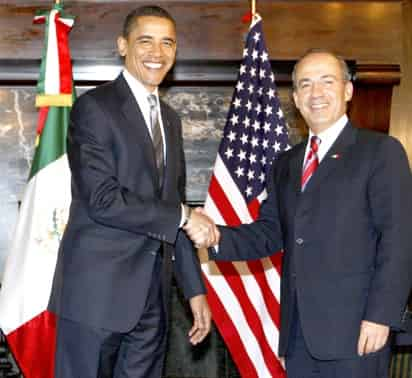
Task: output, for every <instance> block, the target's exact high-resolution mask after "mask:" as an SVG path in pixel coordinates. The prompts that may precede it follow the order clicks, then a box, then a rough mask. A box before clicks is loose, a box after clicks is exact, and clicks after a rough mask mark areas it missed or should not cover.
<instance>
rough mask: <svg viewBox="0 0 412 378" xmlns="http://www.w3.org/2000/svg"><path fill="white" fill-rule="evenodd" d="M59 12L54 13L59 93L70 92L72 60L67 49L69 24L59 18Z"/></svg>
mask: <svg viewBox="0 0 412 378" xmlns="http://www.w3.org/2000/svg"><path fill="white" fill-rule="evenodd" d="M60 17H61V15H60V13H56V18H55V21H56V35H57V51H58V54H59V69H60V93H63V94H71V93H72V87H73V85H72V62H71V59H70V50H69V39H68V35H69V31H70V29H71V27H70V26H67V25H66V24H65V23H63V22H62V21H60V20H59V18H60Z"/></svg>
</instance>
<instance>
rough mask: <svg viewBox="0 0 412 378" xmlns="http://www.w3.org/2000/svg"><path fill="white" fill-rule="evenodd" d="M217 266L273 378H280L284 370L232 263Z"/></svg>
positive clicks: (220, 262)
mask: <svg viewBox="0 0 412 378" xmlns="http://www.w3.org/2000/svg"><path fill="white" fill-rule="evenodd" d="M216 265H217V266H218V268H219V270H220V271H221V273H222V274H223V275H224V276H225V278H226V281H227V283H228V284H229V286H230V288H231V289H232V291H233V293H235V295H236V297H237V298H238V301H239V304H240V307H241V308H242V311H243V313H244V315H245V318H246V321H247V322H248V324H249V327H250V329H251V330H252V332H253V334H254V335H255V338H256V340H257V342H258V343H259V346H260V348H261V350H262V354H263V358H264V360H265V363H266V367H267V368H268V370H269V371H270V373H271V374H272V376H273V377H278V376H279V375H280V374H281V373H283V368H282V366H281V365H280V362H279V360H278V359H277V356H276V355H275V353H274V351H273V350H272V348H271V346H270V345H269V343H268V341H267V339H266V335H265V333H264V331H263V325H262V322H261V319H260V317H259V314H258V313H257V311H256V308H255V307H254V306H253V304H252V302H251V301H250V299H249V296H248V294H247V292H246V290H245V288H244V286H243V283H242V280H241V278H240V277H239V274H238V272H237V270H236V269H235V267H234V266H233V264H232V263H231V262H223V261H219V262H216Z"/></svg>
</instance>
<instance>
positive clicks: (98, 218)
mask: <svg viewBox="0 0 412 378" xmlns="http://www.w3.org/2000/svg"><path fill="white" fill-rule="evenodd" d="M110 122H113V121H111V119H110V115H109V114H106V112H105V110H104V109H102V108H101V105H100V104H98V103H97V102H96V101H95V100H94V98H93V97H91V96H89V95H83V96H81V97H80V98H79V99H78V100H77V102H76V103H75V105H74V107H73V110H72V112H71V120H70V127H69V133H68V157H69V163H70V168H71V171H72V180H73V184H74V185H75V186H76V187H77V189H78V191H79V193H80V196H81V200H82V201H83V202H84V203H85V206H86V208H87V211H88V215H89V216H90V218H92V219H93V220H94V221H95V222H97V223H100V224H103V225H105V226H108V227H113V228H117V229H121V230H125V231H129V232H134V233H137V234H145V235H147V236H149V237H151V238H155V239H159V240H161V241H165V242H169V243H174V242H175V239H176V234H177V230H178V225H179V222H180V217H181V209H180V204H179V203H170V202H167V201H163V200H161V199H159V198H156V197H155V196H150V195H148V196H147V197H146V198H143V197H142V196H139V195H138V194H137V193H134V192H133V191H131V190H129V189H128V188H126V187H124V186H122V185H121V184H120V183H119V180H118V177H117V172H116V170H117V168H116V163H115V154H116V152H115V149H116V148H121V147H119V146H114V145H113V136H112V130H111V125H110ZM130 164H133V162H130Z"/></svg>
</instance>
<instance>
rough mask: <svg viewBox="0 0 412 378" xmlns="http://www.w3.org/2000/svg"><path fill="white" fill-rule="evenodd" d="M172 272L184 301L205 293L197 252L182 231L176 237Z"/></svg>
mask: <svg viewBox="0 0 412 378" xmlns="http://www.w3.org/2000/svg"><path fill="white" fill-rule="evenodd" d="M174 272H175V276H176V280H177V283H178V285H179V287H180V288H181V289H182V290H183V294H184V296H185V298H186V299H189V298H192V297H194V296H196V295H199V294H205V293H206V289H205V285H204V283H203V279H202V271H201V268H200V262H199V258H198V256H197V252H196V250H195V248H194V246H193V244H192V242H191V241H190V240H189V239H188V238H187V236H186V234H185V233H184V231H179V233H178V236H177V241H176V251H175V261H174Z"/></svg>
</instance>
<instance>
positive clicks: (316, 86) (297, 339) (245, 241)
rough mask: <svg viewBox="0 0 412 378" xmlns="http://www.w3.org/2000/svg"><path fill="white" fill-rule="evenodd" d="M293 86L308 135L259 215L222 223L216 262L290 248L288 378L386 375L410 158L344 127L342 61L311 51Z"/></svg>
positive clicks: (398, 313) (388, 142)
mask: <svg viewBox="0 0 412 378" xmlns="http://www.w3.org/2000/svg"><path fill="white" fill-rule="evenodd" d="M293 84H294V91H293V97H294V101H295V103H296V106H297V108H298V109H299V111H300V112H301V114H302V116H303V118H304V119H305V121H306V123H307V124H308V126H309V138H308V140H307V141H305V142H303V143H301V144H298V145H297V146H295V147H294V148H292V149H291V150H290V151H288V152H286V153H284V154H282V155H281V156H280V157H279V159H278V160H277V161H276V162H275V163H274V164H273V165H274V168H273V174H272V176H271V180H270V183H269V190H268V198H267V200H266V201H265V202H264V204H263V205H262V207H261V210H260V216H259V218H258V220H257V221H256V222H254V223H252V224H250V225H241V226H240V227H237V228H225V227H222V228H221V229H220V232H221V239H220V242H219V244H218V248H215V249H211V250H210V252H209V255H210V258H211V259H216V260H219V259H223V260H245V259H254V258H259V257H263V256H267V255H270V254H272V253H273V252H274V251H277V250H279V249H280V248H283V249H284V257H283V267H282V283H281V326H280V340H279V355H280V356H285V357H286V369H287V373H288V378H368V377H370V378H376V377H382V378H383V377H387V376H388V368H389V356H390V352H389V335H390V330H391V329H393V330H396V329H398V328H399V327H400V326H401V318H402V313H403V309H404V307H405V304H406V300H407V295H408V291H409V290H410V288H411V280H412V232H411V224H412V196H411V194H412V179H411V172H410V169H409V165H408V160H407V157H406V154H405V152H404V150H403V148H402V147H401V145H400V143H399V142H398V141H397V140H395V139H394V138H392V137H389V136H386V135H383V134H378V133H374V132H371V131H368V130H362V129H357V128H355V127H353V126H352V124H351V123H350V121H349V120H348V118H347V116H346V108H347V102H348V101H350V100H351V98H352V93H353V86H352V83H351V82H350V75H349V72H348V68H347V66H346V64H345V62H344V61H343V60H341V59H339V58H337V57H336V56H334V55H332V54H331V53H328V52H325V51H311V52H309V53H307V54H306V55H305V56H303V58H302V59H300V60H299V62H298V63H297V64H296V66H295V69H294V73H293ZM199 211H200V210H199ZM189 236H191V238H192V239H193V241H194V242H195V244H196V245H197V246H208V243H207V242H205V240H204V236H202V235H197V234H196V233H194V232H193V233H192V232H189Z"/></svg>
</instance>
